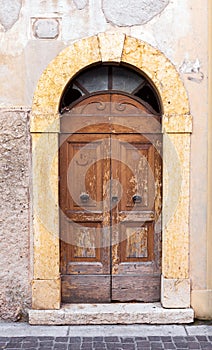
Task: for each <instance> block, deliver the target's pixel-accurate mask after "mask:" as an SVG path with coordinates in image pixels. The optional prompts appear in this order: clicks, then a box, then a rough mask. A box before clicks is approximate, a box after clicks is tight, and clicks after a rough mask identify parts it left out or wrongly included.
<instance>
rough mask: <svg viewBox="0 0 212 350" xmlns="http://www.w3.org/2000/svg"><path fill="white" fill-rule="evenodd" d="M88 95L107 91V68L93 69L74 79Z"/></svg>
mask: <svg viewBox="0 0 212 350" xmlns="http://www.w3.org/2000/svg"><path fill="white" fill-rule="evenodd" d="M76 80H77V81H78V82H79V83H80V84H81V85H82V86H83V87H84V88H85V89H86V90H87V91H88V92H89V93H91V92H96V91H105V90H107V89H108V68H107V67H95V68H91V69H90V70H89V71H87V72H84V73H82V74H80V75H79V76H78V77H77V79H76Z"/></svg>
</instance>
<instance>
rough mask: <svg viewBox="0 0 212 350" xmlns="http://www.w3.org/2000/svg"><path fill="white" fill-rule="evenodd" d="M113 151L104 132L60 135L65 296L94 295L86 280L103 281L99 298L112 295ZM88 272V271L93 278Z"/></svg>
mask: <svg viewBox="0 0 212 350" xmlns="http://www.w3.org/2000/svg"><path fill="white" fill-rule="evenodd" d="M109 157H110V138H108V137H107V136H106V137H105V135H100V134H99V135H97V134H95V135H89V134H85V135H78V134H75V135H62V136H61V146H60V169H61V170H60V198H61V201H60V203H61V205H60V208H61V215H60V225H61V273H62V301H63V302H67V300H69V301H70V302H72V301H73V300H75V301H76V300H80V301H81V302H82V301H83V300H87V301H88V300H89V301H91V299H92V295H90V296H89V294H88V290H87V289H88V288H87V287H86V288H85V281H88V280H89V283H90V288H93V287H94V286H98V285H100V286H102V287H101V288H100V287H99V288H98V290H99V292H98V298H97V299H98V301H102V302H106V301H110V229H109V228H108V227H109V225H110V213H109V205H110V203H109V192H108V191H110V188H109V187H108V181H109V180H110V158H109ZM69 275H77V276H75V277H74V276H71V277H70V276H69ZM85 275H89V279H86V277H85ZM97 275H101V276H97ZM92 286H93V287H92ZM103 286H104V287H103ZM73 290H74V292H73ZM95 290H96V289H95ZM91 294H92V293H91ZM76 295H78V298H76ZM93 298H94V299H96V296H95V293H93ZM94 299H92V300H94ZM76 302H77V301H76Z"/></svg>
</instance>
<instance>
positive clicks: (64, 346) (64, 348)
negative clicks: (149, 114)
mask: <svg viewBox="0 0 212 350" xmlns="http://www.w3.org/2000/svg"><path fill="white" fill-rule="evenodd" d="M54 349H59V350H67V344H64V343H56V344H55V345H54Z"/></svg>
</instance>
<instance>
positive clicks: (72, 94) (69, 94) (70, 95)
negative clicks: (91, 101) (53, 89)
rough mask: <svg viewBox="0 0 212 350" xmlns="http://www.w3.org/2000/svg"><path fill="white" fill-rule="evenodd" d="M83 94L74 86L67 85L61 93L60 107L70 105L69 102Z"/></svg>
mask: <svg viewBox="0 0 212 350" xmlns="http://www.w3.org/2000/svg"><path fill="white" fill-rule="evenodd" d="M82 95H83V93H82V92H81V91H80V90H79V89H78V88H77V87H76V86H73V87H68V88H67V89H66V91H65V93H64V95H63V98H62V102H61V107H62V109H63V108H64V107H68V106H70V104H71V103H72V102H74V101H76V100H78V98H80V97H81V96H82Z"/></svg>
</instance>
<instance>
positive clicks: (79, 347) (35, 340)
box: [0, 336, 212, 350]
mask: <svg viewBox="0 0 212 350" xmlns="http://www.w3.org/2000/svg"><path fill="white" fill-rule="evenodd" d="M0 349H10V350H15V349H27V350H37V349H43V350H44V349H45V350H53V349H55V350H56V349H58V350H94V349H96V350H104V349H105V350H107V349H108V350H140V349H142V350H145V349H148V350H157V349H158V350H159V349H212V336H184V337H182V336H173V337H172V336H147V337H117V336H108V337H0Z"/></svg>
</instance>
